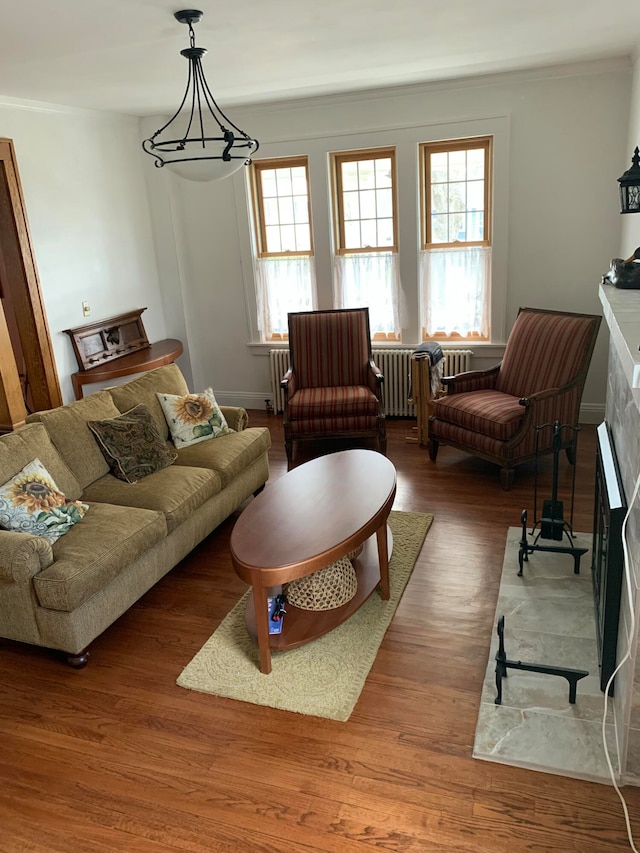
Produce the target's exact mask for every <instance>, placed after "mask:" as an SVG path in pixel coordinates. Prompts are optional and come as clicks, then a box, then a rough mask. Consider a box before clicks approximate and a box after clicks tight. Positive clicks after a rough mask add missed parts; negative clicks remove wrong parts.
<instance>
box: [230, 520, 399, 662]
mask: <svg viewBox="0 0 640 853" xmlns="http://www.w3.org/2000/svg"><path fill="white" fill-rule="evenodd" d="M387 543H388V554H389V558H391V551H392V549H393V536H392V534H391V530H390V529H389V527H387ZM352 563H353V567H354V569H355V570H356V578H357V580H358V588H357V590H356V594H355V595H354V596H353V598H352V599H351V601H347V603H346V604H343V605H342V606H341V607H334V608H333V609H332V610H302V609H301V608H299V607H294V606H293V605H292V604H287V605H286V608H287V612H286V614H285V617H284V622H283V625H282V632H281V633H280V634H269V647H270V648H271V649H273V650H275V651H284V650H286V649H295V648H296V647H297V646H303V645H304V644H305V643H309V642H311V640H317V639H318V637H322V636H323V635H324V634H328V633H329V631H332V630H333V629H334V628H337V627H338V625H342V623H343V622H346V620H347V619H348V618H349V617H350V616H353V614H354V613H355V612H356V610H359V609H360V608H361V607H362V605H363V604H364V603H365V601H367V599H368V598H369V597H370V596H371V594H372V593H373V592H374V591H375V589H376V587H377V586H378V584H379V583H380V564H379V562H378V545H377V541H376V536H375V534H374V535H373V536H371V537H369V539H367V540H366V542H365V543H364V547H363V549H362V553H361V554H360V556H359V557H357V558H356V559H355V560H352ZM281 590H282V587H281V586H274V587H271V588H270V589H268V590H266V591H265V607H266V596H267V595H277V594H278V593H279V592H281ZM245 622H246V625H247V631H248V632H249V635H250V636H251V637H252V638H253V640H254V641H255V642H257V641H258V633H257V630H256V615H255V608H254V604H253V591H251V592H250V593H249V598H248V600H247V609H246V613H245Z"/></svg>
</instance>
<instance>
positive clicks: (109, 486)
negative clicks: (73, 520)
mask: <svg viewBox="0 0 640 853" xmlns="http://www.w3.org/2000/svg"><path fill="white" fill-rule="evenodd" d="M213 443H215V442H213ZM221 489H222V481H221V478H220V475H219V474H217V473H216V472H215V471H206V470H205V469H204V468H184V467H179V468H178V467H176V466H175V465H171V466H170V467H169V468H163V469H162V470H161V471H156V472H155V474H150V475H149V476H148V477H145V478H144V479H143V480H140V481H139V482H137V483H124V482H123V481H122V480H118V479H117V478H116V477H114V476H113V475H112V474H107V476H106V477H102V478H101V479H100V480H97V481H96V482H95V483H92V484H91V485H90V486H89V487H88V488H87V489H86V491H85V492H84V494H83V500H87V501H89V503H91V502H92V501H100V502H101V503H109V504H117V505H118V506H130V507H139V508H140V509H152V510H155V511H156V512H161V513H163V514H164V516H165V519H166V522H167V529H168V531H169V533H171V532H172V531H173V530H175V528H176V527H177V526H178V525H179V524H181V523H182V522H183V521H184V520H185V519H187V518H188V517H189V516H190V515H191V513H192V512H194V511H195V510H196V509H198V507H200V506H202V504H203V503H204V502H205V501H206V500H208V499H209V498H210V497H213V495H216V494H217V493H218V492H219V491H221Z"/></svg>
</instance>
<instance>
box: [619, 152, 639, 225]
mask: <svg viewBox="0 0 640 853" xmlns="http://www.w3.org/2000/svg"><path fill="white" fill-rule="evenodd" d="M618 183H619V184H620V213H640V151H639V150H638V146H636V150H635V151H634V152H633V157H632V158H631V168H630V169H627V171H626V172H625V173H624V175H622V176H621V177H619V178H618Z"/></svg>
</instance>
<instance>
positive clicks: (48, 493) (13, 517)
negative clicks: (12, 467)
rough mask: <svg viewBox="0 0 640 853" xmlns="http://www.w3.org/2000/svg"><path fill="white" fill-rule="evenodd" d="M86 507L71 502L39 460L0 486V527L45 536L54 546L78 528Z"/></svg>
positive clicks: (77, 502) (28, 464)
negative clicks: (73, 527)
mask: <svg viewBox="0 0 640 853" xmlns="http://www.w3.org/2000/svg"><path fill="white" fill-rule="evenodd" d="M88 509H89V507H88V505H87V504H83V503H81V502H80V501H70V500H69V499H68V498H66V497H65V496H64V494H63V493H62V492H61V491H60V489H59V488H58V485H57V483H56V482H55V480H54V479H53V477H52V476H51V474H50V473H49V472H48V471H47V469H46V468H45V467H44V465H43V464H42V462H41V461H40V460H39V459H34V460H33V461H32V462H28V463H27V464H26V465H25V466H24V468H22V469H21V470H20V471H18V473H17V474H16V475H15V476H14V477H12V478H11V479H10V480H8V481H7V482H6V483H3V485H2V486H0V527H2V528H4V529H5V530H14V531H17V532H18V533H30V534H31V535H32V536H42V537H43V539H46V540H47V542H49V543H51V544H53V543H54V542H55V541H56V540H57V539H59V538H60V537H61V536H63V535H64V534H65V533H67V531H68V530H70V529H71V527H72V526H73V525H74V524H77V523H78V522H79V521H80V520H81V519H82V517H83V516H84V514H85V513H86V511H87V510H88Z"/></svg>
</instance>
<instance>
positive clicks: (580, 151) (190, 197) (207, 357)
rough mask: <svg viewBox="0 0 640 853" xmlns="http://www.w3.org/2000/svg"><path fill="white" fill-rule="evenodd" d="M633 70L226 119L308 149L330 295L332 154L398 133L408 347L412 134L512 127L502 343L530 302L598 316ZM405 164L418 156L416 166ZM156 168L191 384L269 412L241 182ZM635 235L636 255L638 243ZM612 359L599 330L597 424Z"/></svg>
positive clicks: (602, 67)
mask: <svg viewBox="0 0 640 853" xmlns="http://www.w3.org/2000/svg"><path fill="white" fill-rule="evenodd" d="M631 76H632V75H631V66H630V64H629V63H627V62H622V61H619V62H618V61H616V62H601V63H593V64H585V65H580V66H566V67H563V68H559V69H546V70H542V71H537V72H531V73H517V74H510V75H500V76H495V77H488V78H484V79H476V80H474V81H466V82H465V81H457V82H450V83H442V84H438V85H430V86H417V87H409V88H404V89H398V90H387V91H386V92H384V91H382V92H372V93H367V94H362V93H360V94H358V95H353V96H339V97H333V98H322V99H315V100H309V101H303V102H298V103H296V102H289V103H286V104H280V105H271V106H268V105H263V106H260V107H255V108H253V109H252V108H243V109H229V113H230V116H231V118H232V119H233V121H234V122H235V123H237V124H238V125H239V126H240V127H243V128H244V129H245V130H246V131H247V132H248V133H250V134H251V135H253V136H256V137H257V138H258V139H260V141H261V148H260V151H259V155H260V156H270V155H272V154H274V153H275V154H281V155H282V154H291V155H293V154H302V153H307V154H309V156H310V166H311V170H312V177H311V182H312V194H313V199H312V201H313V204H314V214H315V218H314V231H315V245H316V262H317V270H318V279H319V282H320V287H321V288H322V287H324V288H326V287H328V281H329V279H330V270H331V260H330V248H329V221H328V218H327V216H326V206H324V205H323V204H321V203H319V198H321V197H322V196H323V195H324V196H325V197H326V194H327V172H326V152H328V151H332V150H340V148H346V147H351V146H352V145H356V144H362V145H363V146H366V147H371V146H374V145H377V144H385V143H386V144H388V142H389V140H390V139H393V138H394V136H397V137H398V140H399V143H400V147H399V149H398V157H399V159H400V158H401V157H404V158H405V164H404V165H403V163H399V170H400V172H401V177H400V199H399V203H400V223H401V235H400V239H401V246H400V251H401V259H402V261H401V262H402V280H403V287H404V289H405V294H406V297H407V305H408V308H409V313H410V317H409V323H408V328H407V330H406V337H405V340H404V341H403V343H404V344H405V345H408V346H411V345H413V344H415V343H417V328H418V324H417V318H416V311H417V297H416V293H417V263H416V261H415V256H416V243H417V210H418V206H417V198H418V193H417V183H414V181H413V179H412V178H411V174H413V175H415V170H414V169H413V165H414V162H415V145H414V143H413V142H411V143H410V144H408V143H407V142H406V140H407V139H408V138H409V137H411V136H412V135H413V136H414V137H416V138H422V140H423V141H428V140H429V139H430V138H437V137H438V135H439V134H440V133H441V126H443V125H447V124H449V125H461V124H462V125H464V123H465V122H470V123H471V124H470V125H469V126H473V127H477V126H478V123H480V124H482V123H483V122H487V121H489V120H493V119H504V120H506V121H507V122H508V127H509V134H508V140H507V144H506V146H505V147H504V150H503V152H502V153H501V155H500V156H501V157H503V158H505V157H506V162H504V161H501V163H500V168H501V169H502V170H503V173H504V175H505V181H506V186H505V187H504V188H503V190H504V194H505V197H504V199H503V200H501V206H500V209H499V210H498V211H497V215H498V216H503V217H504V219H505V223H506V228H507V230H508V240H507V242H506V244H505V245H504V246H503V247H502V248H501V249H500V258H499V260H500V262H501V263H504V269H505V279H506V286H507V299H506V305H505V312H506V313H505V327H504V335H506V333H508V330H509V328H510V327H511V324H512V323H513V320H514V318H515V315H516V313H517V310H518V307H519V306H522V305H530V306H540V307H549V308H558V309H565V310H575V311H584V312H589V313H601V311H600V304H599V300H598V284H599V282H600V278H601V276H602V275H603V274H604V273H605V272H606V271H607V269H608V267H609V261H610V259H611V258H612V257H615V256H616V255H617V253H618V251H619V244H620V221H619V214H618V206H617V205H618V194H617V186H618V185H617V183H616V178H617V177H618V176H619V175H620V174H621V172H622V171H623V170H624V168H626V167H625V165H624V164H625V162H626V160H627V159H628V158H627V151H626V148H627V144H628V143H627V124H628V110H629V98H630V87H631ZM402 146H404V148H402ZM401 148H402V150H401ZM406 158H410V159H411V158H413V159H411V162H410V164H409V167H407V166H406ZM149 159H150V158H149ZM407 168H409V170H410V172H411V174H409V171H407ZM403 170H404V172H403ZM159 171H160V172H162V170H155V169H153V167H152V165H151V164H149V169H148V176H147V177H148V180H149V181H151V180H155V181H159V180H164V181H165V182H170V185H171V189H172V192H175V193H176V196H177V198H178V199H179V201H178V202H176V204H177V206H178V207H179V208H180V210H181V214H180V216H181V225H182V233H181V234H179V235H178V237H177V240H178V244H179V246H180V247H181V248H179V249H177V250H176V251H178V252H180V251H181V252H182V253H183V256H184V257H186V258H188V263H185V264H183V270H184V273H185V280H184V282H183V287H184V305H185V307H186V327H187V328H188V330H189V346H190V351H191V358H192V363H193V367H194V381H195V382H196V385H197V386H198V388H200V386H203V385H205V384H210V383H212V384H213V386H214V389H215V390H216V393H217V394H218V396H219V397H220V398H221V399H222V400H223V401H226V402H229V403H232V402H239V403H242V404H243V405H249V406H251V405H253V406H258V407H262V406H263V398H264V397H265V396H267V394H268V392H269V379H268V368H267V359H266V358H264V357H256V355H255V353H256V352H257V351H258V349H259V348H256V347H254V348H250V347H248V346H246V345H245V344H247V343H248V342H250V341H251V340H254V341H255V333H254V331H253V330H252V323H251V320H250V317H251V311H250V310H249V313H247V310H248V307H249V309H250V307H251V300H252V280H251V276H252V272H251V254H250V252H249V244H248V236H247V235H248V228H247V210H246V201H245V187H244V175H243V173H242V172H241V173H238V174H237V175H236V176H234V177H233V178H232V179H230V180H227V181H224V182H221V183H212V184H204V185H198V184H193V183H190V182H180V181H179V179H177V178H175V177H174V176H170V175H166V174H162V173H161V174H158V172H159ZM402 174H404V175H405V178H404V183H403V178H402ZM407 175H409V178H407ZM501 192H502V190H501ZM323 210H324V211H325V213H324V214H323V212H322V211H323ZM318 211H320V213H319V214H318ZM153 214H154V218H155V223H156V227H157V228H158V229H159V231H158V234H157V236H156V239H157V240H159V241H160V242H161V243H162V244H165V245H166V244H169V243H171V242H173V241H174V239H176V233H175V232H174V234H169V233H168V232H166V231H165V232H164V235H163V231H162V228H161V227H160V225H159V223H160V219H162V220H163V224H164V226H166V224H167V222H168V219H169V217H168V216H167V215H166V214H164V213H162V211H161V210H160V209H157V210H156V209H155V207H154V211H153ZM403 223H404V230H403ZM412 235H416V243H414V242H413V236H412ZM403 237H404V239H403ZM629 239H630V240H631V242H633V244H634V247H635V245H638V244H640V240H638V239H635V238H629ZM414 330H415V331H414ZM504 335H503V336H502V337H503V338H504ZM495 360H497V359H495ZM606 363H607V332H606V330H605V329H603V330H602V331H601V333H600V338H599V341H598V345H597V348H596V352H595V355H594V359H593V363H592V369H591V371H590V374H589V378H588V380H587V385H586V388H585V393H584V397H583V411H584V410H585V408H586V409H587V410H589V409H591V410H592V412H593V419H594V420H595V421H597V420H600V419H601V417H602V415H603V413H604V399H605V387H606V382H605V380H606Z"/></svg>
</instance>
